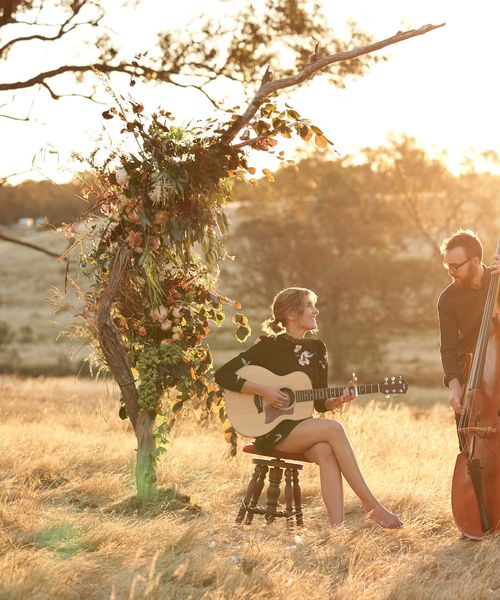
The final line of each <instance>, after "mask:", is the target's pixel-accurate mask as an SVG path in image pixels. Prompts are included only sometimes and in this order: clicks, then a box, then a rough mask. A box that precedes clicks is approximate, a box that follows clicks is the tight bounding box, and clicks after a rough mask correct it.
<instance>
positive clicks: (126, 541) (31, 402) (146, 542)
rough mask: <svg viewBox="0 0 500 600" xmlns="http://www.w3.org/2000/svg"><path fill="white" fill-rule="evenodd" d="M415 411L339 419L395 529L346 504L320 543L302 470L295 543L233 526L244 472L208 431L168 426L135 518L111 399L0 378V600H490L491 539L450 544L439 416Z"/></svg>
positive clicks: (496, 578) (92, 391)
mask: <svg viewBox="0 0 500 600" xmlns="http://www.w3.org/2000/svg"><path fill="white" fill-rule="evenodd" d="M424 396H425V397H424ZM427 397H428V394H427V393H426V394H425V395H424V394H423V395H422V406H425V405H427V406H428V402H427V404H426V403H425V402H424V401H425V400H426V398H427ZM417 404H418V402H417V401H416V399H415V397H414V398H413V401H412V404H411V405H408V404H405V403H399V404H389V405H386V404H384V403H381V402H368V403H362V402H359V403H358V404H357V405H356V404H353V405H351V406H350V407H349V408H348V410H347V411H346V412H345V413H344V414H343V415H342V417H341V419H342V421H343V422H344V423H345V426H346V428H347V430H348V432H349V434H350V437H351V439H352V442H353V444H354V446H355V448H356V450H357V453H358V457H359V461H360V463H361V466H362V469H363V471H364V473H365V475H366V478H367V480H368V483H369V485H370V486H371V487H372V489H373V490H374V492H375V493H376V495H377V496H378V497H379V498H380V499H381V500H382V502H384V503H385V504H386V505H387V506H389V507H391V508H392V509H394V510H395V511H396V512H397V513H398V514H400V515H401V517H402V518H403V520H404V522H405V528H404V529H403V530H398V531H386V530H383V529H381V528H379V527H377V526H376V525H374V524H373V523H372V522H371V521H368V520H367V519H365V518H364V516H363V514H362V511H361V509H360V506H359V503H358V501H357V499H356V498H355V497H354V496H353V494H352V492H351V491H350V490H349V489H347V490H346V503H347V504H346V508H347V511H346V512H347V520H346V525H345V527H343V528H339V529H331V528H329V527H328V526H327V523H326V518H325V511H324V509H323V505H322V501H321V497H320V491H319V481H318V473H317V468H316V467H315V466H314V465H306V467H305V469H304V472H303V474H302V476H301V483H302V489H303V496H304V510H305V522H306V529H305V530H303V531H300V532H299V536H298V537H297V532H296V531H294V532H291V533H289V532H287V531H286V528H285V525H284V523H283V522H281V521H277V522H276V523H275V524H274V525H272V526H270V527H266V526H265V525H264V524H263V521H262V519H261V518H259V517H256V518H255V521H254V524H252V525H251V526H250V527H245V526H235V525H234V524H233V521H234V517H235V513H236V510H237V507H238V503H239V499H240V498H241V495H242V493H243V491H244V488H245V485H246V482H247V480H248V478H249V475H250V472H251V461H250V459H249V457H248V456H241V455H239V456H238V457H237V458H236V459H232V460H229V459H226V444H225V442H224V441H223V438H222V436H221V434H220V431H219V430H218V428H217V426H216V425H215V424H214V425H211V426H209V427H208V428H202V427H201V426H200V425H199V424H197V422H196V415H194V414H192V415H191V416H186V417H184V420H183V422H182V423H180V424H179V426H178V428H177V429H176V432H175V440H174V442H173V444H172V446H171V448H170V449H169V451H168V454H167V455H166V459H165V460H164V461H163V462H162V464H161V466H160V469H159V483H160V486H161V487H162V489H163V495H162V499H161V501H159V502H157V503H156V504H150V505H144V506H138V505H137V503H136V502H135V501H134V488H133V462H134V436H133V433H132V432H131V430H130V428H129V426H128V425H127V423H126V422H123V421H120V420H119V419H118V416H117V402H116V391H115V390H114V389H112V388H107V387H106V385H105V384H104V383H95V382H90V381H80V382H75V381H74V380H72V379H63V380H57V379H37V380H18V379H15V378H8V377H0V468H1V471H0V473H1V475H0V477H1V480H0V485H1V488H0V518H1V529H0V579H1V583H0V599H1V600H6V599H9V600H11V599H12V600H17V599H19V600H21V599H22V600H25V599H32V598H33V599H35V598H36V599H40V600H41V599H44V600H45V599H51V600H52V599H64V600H69V599H80V598H83V599H88V600H92V599H108V598H109V599H111V598H114V599H130V600H139V599H143V598H147V599H164V598H165V599H170V598H172V599H174V598H175V599H186V600H187V599H202V598H203V599H217V600H218V599H220V600H222V599H226V598H236V599H250V598H252V599H255V598H273V599H274V598H277V599H280V598H283V599H284V598H286V599H287V600H299V599H300V600H302V599H304V598H309V599H311V600H313V599H314V600H315V599H324V598H325V599H326V598H333V599H335V598H339V599H340V598H342V600H349V599H356V600H357V599H360V598H362V599H365V598H366V599H374V598H377V599H380V598H385V599H394V600H396V599H400V598H415V599H419V600H420V599H426V598H429V599H430V598H432V599H433V600H436V599H447V598H450V599H451V598H474V599H478V598H485V599H486V598H500V569H499V568H498V564H499V561H500V544H499V539H498V537H496V538H490V539H487V540H484V541H482V542H470V541H464V540H461V539H460V536H459V533H458V531H457V529H456V528H455V526H454V523H453V519H452V516H451V513H450V505H449V487H450V478H451V472H452V468H453V463H454V457H455V454H456V440H455V433H454V430H453V424H452V420H451V418H450V414H449V412H448V410H447V409H446V408H445V407H444V406H439V405H435V406H434V407H429V408H418V407H417V406H416V405H417ZM175 491H176V492H177V494H175V493H174V492H175ZM182 494H187V495H189V496H190V498H191V501H190V502H189V503H186V502H182V501H181V500H180V499H179V498H180V497H181V495H182Z"/></svg>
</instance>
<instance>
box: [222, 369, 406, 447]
mask: <svg viewBox="0 0 500 600" xmlns="http://www.w3.org/2000/svg"><path fill="white" fill-rule="evenodd" d="M236 373H237V374H238V375H240V377H243V378H244V379H247V380H248V381H252V382H255V383H259V384H261V385H266V386H273V387H277V388H279V389H280V390H281V391H282V392H284V393H285V394H286V395H287V396H288V401H287V403H286V406H284V407H283V408H273V407H272V406H270V405H269V404H266V403H265V402H264V400H263V398H262V396H258V395H252V394H242V393H241V392H232V391H230V390H225V391H224V400H225V403H226V412H227V416H228V419H229V421H230V422H231V425H232V426H233V427H234V428H235V429H236V431H237V432H238V433H240V434H241V435H244V436H246V437H258V436H261V435H265V434H266V433H269V432H270V431H271V430H272V429H274V428H275V427H276V425H278V423H281V421H285V420H289V419H290V420H292V421H300V420H301V419H307V418H308V417H310V416H311V415H312V413H313V410H314V401H315V400H321V399H325V400H326V399H327V398H338V397H339V396H342V395H343V393H344V389H345V386H344V387H333V388H316V389H313V387H312V384H311V380H310V379H309V377H308V376H307V375H306V374H305V373H304V372H302V371H294V372H293V373H289V374H288V375H275V374H274V373H272V372H271V371H269V370H268V369H265V368H264V367H259V366H257V365H246V366H244V367H241V369H238V371H236ZM349 389H350V393H351V394H352V396H353V397H356V396H361V395H363V394H378V393H382V394H385V395H386V396H389V395H390V394H406V392H407V390H408V384H407V383H406V381H405V380H404V379H403V378H402V377H384V379H383V381H382V382H380V383H370V384H368V385H357V384H356V385H355V386H353V387H351V388H349Z"/></svg>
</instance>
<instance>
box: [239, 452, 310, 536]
mask: <svg viewBox="0 0 500 600" xmlns="http://www.w3.org/2000/svg"><path fill="white" fill-rule="evenodd" d="M243 452H245V453H246V454H254V455H256V456H263V457H264V458H253V459H252V462H253V463H254V465H255V469H254V472H253V475H252V479H251V480H250V483H249V484H248V487H247V489H246V493H245V497H244V498H243V500H242V501H241V505H240V509H239V511H238V515H237V516H236V523H242V522H243V520H245V524H246V525H250V523H251V522H252V520H253V516H254V515H264V516H265V519H266V522H267V523H272V522H273V521H274V519H275V518H276V517H285V518H286V523H287V526H288V527H292V525H293V518H294V517H295V522H296V524H297V526H299V527H302V526H303V524H304V521H303V515H302V504H301V491H300V485H299V472H300V471H301V470H302V467H303V466H304V465H302V464H300V463H304V462H312V461H310V460H308V459H307V458H306V457H305V456H304V455H303V454H300V453H297V454H296V453H293V452H280V451H279V450H269V451H267V452H260V451H259V450H257V448H256V447H255V444H246V445H245V446H243ZM288 461H294V462H288ZM283 476H284V479H285V490H284V491H285V494H284V495H285V498H284V499H285V507H284V510H281V509H279V508H278V502H279V499H280V483H281V481H282V478H283ZM266 477H268V479H269V487H268V489H267V503H266V506H265V507H264V506H259V503H258V502H259V498H260V495H261V493H262V490H263V488H264V485H265V480H266Z"/></svg>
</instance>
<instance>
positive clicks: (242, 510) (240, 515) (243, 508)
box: [236, 465, 260, 523]
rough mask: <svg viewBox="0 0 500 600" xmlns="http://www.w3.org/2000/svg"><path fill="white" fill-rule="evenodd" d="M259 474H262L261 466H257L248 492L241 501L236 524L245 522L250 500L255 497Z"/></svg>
mask: <svg viewBox="0 0 500 600" xmlns="http://www.w3.org/2000/svg"><path fill="white" fill-rule="evenodd" d="M259 473H260V465H256V466H255V469H254V471H253V476H252V479H250V483H249V484H248V487H247V491H246V493H245V497H244V499H243V500H242V501H241V506H240V510H239V511H238V514H237V516H236V523H241V522H242V521H243V518H244V516H245V513H246V512H247V507H248V503H249V501H250V498H251V497H252V495H253V492H254V489H255V485H256V483H257V479H258V477H259Z"/></svg>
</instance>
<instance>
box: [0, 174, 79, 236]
mask: <svg viewBox="0 0 500 600" xmlns="http://www.w3.org/2000/svg"><path fill="white" fill-rule="evenodd" d="M80 187H81V186H80V184H79V183H66V184H62V185H56V184H54V183H51V182H50V181H26V182H24V183H21V184H19V185H16V186H13V185H8V184H4V185H3V186H1V187H0V223H1V224H3V225H10V224H13V223H16V222H17V221H19V219H21V218H25V217H28V218H30V217H31V218H34V219H37V218H46V219H47V220H48V222H49V223H51V224H53V225H59V224H60V223H62V222H66V223H68V222H72V221H74V220H75V219H76V217H77V216H78V215H79V214H80V213H81V212H82V210H83V209H84V208H85V207H86V206H87V204H86V202H85V201H84V200H83V199H82V198H81V197H79V193H80Z"/></svg>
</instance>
